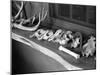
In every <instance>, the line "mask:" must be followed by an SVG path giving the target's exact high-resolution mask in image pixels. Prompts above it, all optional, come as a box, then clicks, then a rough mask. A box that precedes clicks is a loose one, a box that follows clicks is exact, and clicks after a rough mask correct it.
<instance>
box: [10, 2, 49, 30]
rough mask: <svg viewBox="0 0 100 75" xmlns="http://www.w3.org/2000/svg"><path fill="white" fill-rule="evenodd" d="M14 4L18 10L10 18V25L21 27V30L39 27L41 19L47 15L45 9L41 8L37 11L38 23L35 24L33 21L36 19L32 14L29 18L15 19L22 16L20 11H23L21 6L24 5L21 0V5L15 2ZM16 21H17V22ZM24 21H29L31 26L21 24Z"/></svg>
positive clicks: (24, 22)
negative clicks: (40, 10)
mask: <svg viewBox="0 0 100 75" xmlns="http://www.w3.org/2000/svg"><path fill="white" fill-rule="evenodd" d="M16 6H17V8H18V9H19V11H18V13H17V14H16V15H15V16H14V17H13V18H12V20H11V21H12V27H16V28H18V29H21V30H26V31H35V30H36V29H37V28H38V27H39V25H40V23H41V22H42V21H44V19H45V18H46V16H47V10H45V9H44V8H43V9H42V12H39V14H38V23H37V24H36V25H35V24H34V21H35V20H36V15H34V16H32V17H31V18H28V19H24V18H20V19H17V18H18V17H19V16H22V15H23V14H24V13H23V12H22V11H23V7H24V3H23V2H21V6H20V5H18V4H17V3H16ZM41 15H42V16H41ZM17 21H18V22H19V23H17ZM26 23H31V24H32V25H33V26H32V27H26V26H24V25H23V24H26Z"/></svg>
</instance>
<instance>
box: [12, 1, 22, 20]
mask: <svg viewBox="0 0 100 75" xmlns="http://www.w3.org/2000/svg"><path fill="white" fill-rule="evenodd" d="M16 5H17V7H18V8H19V11H18V13H17V14H16V16H15V17H14V18H15V19H16V18H17V17H18V16H19V14H20V13H21V11H22V9H23V6H24V3H23V2H21V7H20V6H19V5H18V4H16Z"/></svg>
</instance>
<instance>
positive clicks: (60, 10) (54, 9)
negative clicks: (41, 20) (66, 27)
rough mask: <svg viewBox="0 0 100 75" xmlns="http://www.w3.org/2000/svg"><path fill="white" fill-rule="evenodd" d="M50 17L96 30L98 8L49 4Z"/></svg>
mask: <svg viewBox="0 0 100 75" xmlns="http://www.w3.org/2000/svg"><path fill="white" fill-rule="evenodd" d="M49 7H50V8H49V10H50V17H53V18H57V19H61V20H65V21H69V22H72V23H76V24H79V25H83V26H87V27H91V28H94V29H95V28H96V6H87V5H72V4H53V3H50V4H49Z"/></svg>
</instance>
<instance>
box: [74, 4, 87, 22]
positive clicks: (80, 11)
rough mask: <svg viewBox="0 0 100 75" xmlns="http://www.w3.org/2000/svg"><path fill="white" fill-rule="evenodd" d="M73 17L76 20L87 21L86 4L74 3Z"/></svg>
mask: <svg viewBox="0 0 100 75" xmlns="http://www.w3.org/2000/svg"><path fill="white" fill-rule="evenodd" d="M72 18H73V19H76V20H81V21H86V6H83V5H72Z"/></svg>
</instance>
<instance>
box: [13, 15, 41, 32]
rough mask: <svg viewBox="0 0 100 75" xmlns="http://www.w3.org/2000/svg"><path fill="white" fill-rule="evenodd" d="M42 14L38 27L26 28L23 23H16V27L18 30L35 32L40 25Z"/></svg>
mask: <svg viewBox="0 0 100 75" xmlns="http://www.w3.org/2000/svg"><path fill="white" fill-rule="evenodd" d="M40 22H41V21H40V13H39V22H38V24H37V25H35V26H33V27H25V26H23V25H22V22H21V23H20V24H19V25H18V24H16V23H14V24H13V26H14V27H16V28H18V29H21V30H27V31H35V30H36V29H37V28H38V26H39V25H40Z"/></svg>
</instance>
